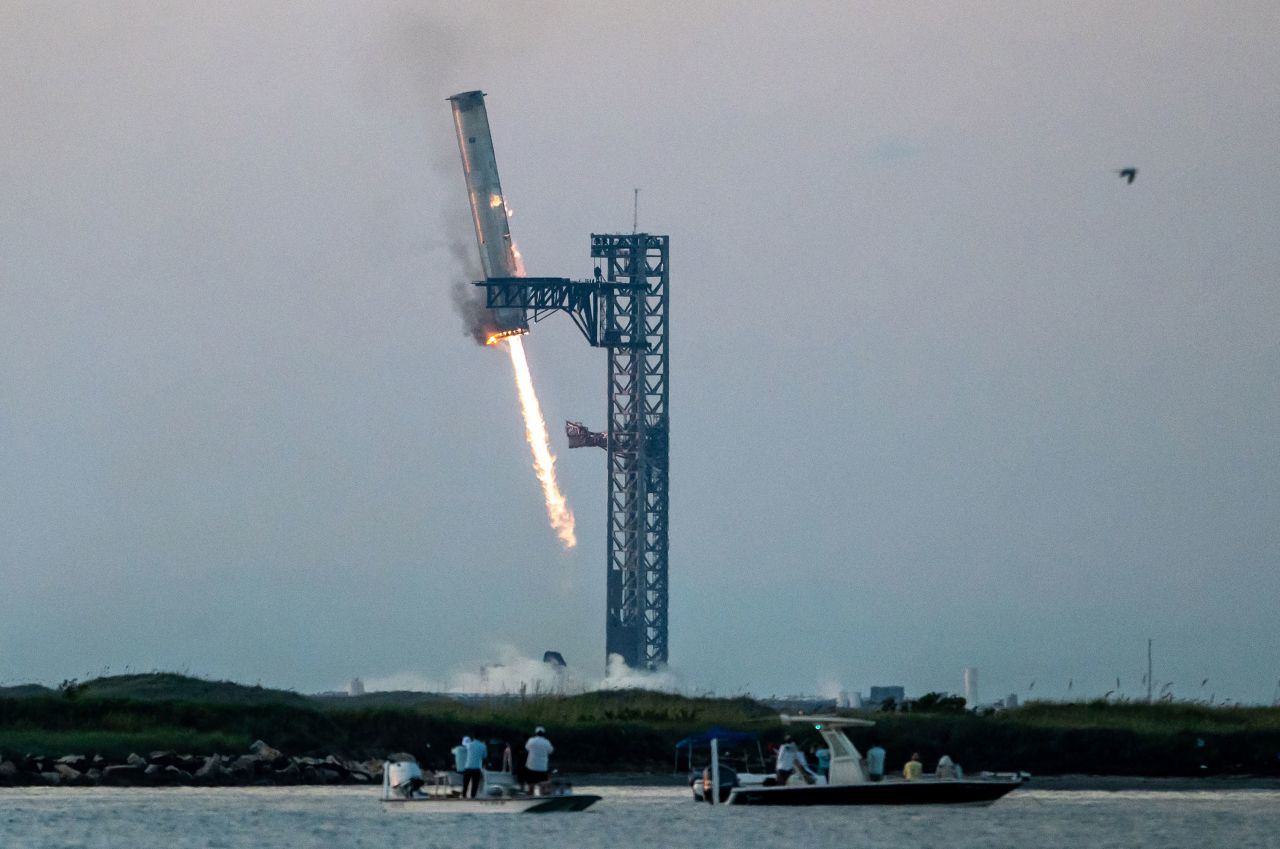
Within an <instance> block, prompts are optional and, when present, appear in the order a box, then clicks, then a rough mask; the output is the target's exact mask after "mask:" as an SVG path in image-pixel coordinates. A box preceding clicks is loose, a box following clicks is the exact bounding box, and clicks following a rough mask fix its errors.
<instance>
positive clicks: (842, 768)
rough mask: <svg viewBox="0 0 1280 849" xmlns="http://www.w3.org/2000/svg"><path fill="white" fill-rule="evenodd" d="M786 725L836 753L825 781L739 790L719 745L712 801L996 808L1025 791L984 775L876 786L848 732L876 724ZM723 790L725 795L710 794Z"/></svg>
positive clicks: (833, 719)
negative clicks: (806, 731)
mask: <svg viewBox="0 0 1280 849" xmlns="http://www.w3.org/2000/svg"><path fill="white" fill-rule="evenodd" d="M781 718H782V721H783V722H808V723H812V724H813V727H814V729H815V730H816V731H818V733H819V734H821V735H822V739H823V740H824V741H825V742H826V744H827V747H828V748H829V749H830V751H831V766H830V768H829V770H828V773H827V776H826V780H825V781H821V780H818V781H814V782H813V783H812V784H810V783H807V782H804V783H799V784H783V785H775V786H772V787H764V786H755V787H744V786H737V784H736V782H735V781H734V778H733V776H732V775H730V776H728V778H727V780H726V776H724V775H722V774H721V771H720V764H719V762H718V759H717V757H716V754H717V753H716V748H717V747H715V746H713V749H712V751H713V756H712V764H711V767H710V768H709V770H708V773H707V778H706V784H705V788H704V793H703V796H704V798H706V799H707V800H708V801H712V802H713V803H714V802H719V801H722V800H723V801H724V803H725V804H729V805H957V804H959V805H990V804H991V803H992V802H994V801H996V800H997V799H999V798H1000V797H1002V796H1004V795H1005V794H1006V793H1009V792H1010V791H1012V790H1015V789H1017V788H1018V787H1020V786H1022V784H1023V782H1024V781H1025V780H1026V776H1025V775H1023V774H1022V773H1011V774H1002V775H1001V774H996V775H980V776H978V777H974V778H942V777H937V776H924V777H921V778H916V779H912V780H907V779H905V778H894V777H890V776H886V777H885V778H883V779H882V780H879V781H872V780H871V779H870V778H869V777H868V776H867V773H866V771H865V769H864V768H863V765H862V755H861V753H859V752H858V749H857V747H856V746H854V745H853V743H852V742H851V741H850V740H849V738H848V737H847V736H846V735H845V733H844V729H845V728H849V727H853V726H869V725H874V724H875V723H874V722H871V721H869V720H865V719H851V718H849V717H843V716H798V717H791V716H786V715H783V716H782V717H781ZM712 787H719V788H720V792H719V793H711V792H706V791H709V790H710V788H712Z"/></svg>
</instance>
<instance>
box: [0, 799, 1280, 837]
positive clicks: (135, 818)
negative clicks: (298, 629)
mask: <svg viewBox="0 0 1280 849" xmlns="http://www.w3.org/2000/svg"><path fill="white" fill-rule="evenodd" d="M580 792H584V793H591V792H595V793H599V794H600V795H602V796H604V797H605V798H604V800H603V801H601V802H599V803H597V804H596V806H595V807H594V808H592V809H591V810H588V811H585V812H583V813H576V814H558V815H549V816H529V815H519V814H516V815H489V816H485V815H477V814H452V815H440V814H437V815H430V814H428V815H420V814H408V813H404V814H391V813H386V812H384V811H383V810H382V808H381V805H380V804H379V803H378V802H377V801H376V799H375V791H373V790H370V789H360V788H322V787H305V788H249V789H230V788H228V789H212V790H206V789H196V788H173V789H164V790H159V789H156V790H151V789H107V788H97V789H74V790H73V789H53V788H49V789H45V788H40V789H18V790H0V847H5V849H20V847H32V848H33V849H35V847H39V849H47V848H50V847H130V849H132V848H133V847H151V846H155V847H183V848H184V849H185V847H223V849H250V848H251V847H252V849H271V847H325V849H330V847H365V846H367V847H377V849H435V847H442V849H443V847H448V849H481V847H485V849H487V847H502V849H525V847H529V849H538V847H548V849H626V847H681V849H686V847H687V849H716V847H734V849H737V847H760V849H771V847H788V849H792V848H793V847H794V849H854V847H892V849H932V847H946V849H978V847H982V849H1000V847H1010V849H1033V847H1034V849H1054V847H1064V849H1066V847H1070V849H1081V848H1082V847H1088V849H1110V847H1116V849H1121V847H1123V849H1134V847H1146V846H1150V847H1159V849H1181V847H1187V849H1206V847H1217V846H1229V847H1231V849H1249V848H1250V847H1266V849H1277V847H1280V791H1276V790H1225V791H1224V790H1215V791H1204V792H1200V791H1183V792H1150V791H1128V792H1100V791H1050V790H1035V789H1028V790H1020V791H1018V792H1015V793H1014V794H1012V795H1010V796H1008V797H1006V798H1005V799H1003V800H1002V801H1000V802H997V803H996V804H995V805H993V806H992V807H989V808H912V809H904V808H896V809H891V808H808V809H805V808H774V809H769V808H724V807H721V808H716V809H712V808H710V807H708V806H706V805H698V804H695V803H694V802H692V801H691V800H690V799H689V796H688V791H687V790H684V789H682V788H670V787H602V788H595V789H593V788H590V787H582V788H580Z"/></svg>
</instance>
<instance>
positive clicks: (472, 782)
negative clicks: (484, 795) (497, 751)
mask: <svg viewBox="0 0 1280 849" xmlns="http://www.w3.org/2000/svg"><path fill="white" fill-rule="evenodd" d="M488 756H489V747H488V746H486V745H485V744H484V743H483V742H481V741H480V740H479V739H478V738H475V737H472V738H471V742H470V743H468V744H467V762H466V764H465V766H464V769H463V770H462V798H464V799H467V798H471V799H474V798H475V797H476V793H478V792H480V783H481V782H482V781H484V759H485V758H487V757H488Z"/></svg>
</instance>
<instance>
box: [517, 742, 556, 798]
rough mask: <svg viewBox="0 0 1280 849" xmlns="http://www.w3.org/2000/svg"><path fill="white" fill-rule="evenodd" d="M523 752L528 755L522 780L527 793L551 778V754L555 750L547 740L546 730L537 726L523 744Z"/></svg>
mask: <svg viewBox="0 0 1280 849" xmlns="http://www.w3.org/2000/svg"><path fill="white" fill-rule="evenodd" d="M524 750H525V751H526V752H528V753H529V755H528V757H527V758H525V762H524V780H525V782H527V783H528V786H529V792H530V793H533V792H534V789H535V788H536V787H537V786H538V785H539V784H541V783H543V782H544V781H546V780H547V779H548V778H549V777H550V776H551V753H552V752H554V751H555V750H556V747H555V746H552V745H551V741H550V740H548V739H547V729H545V728H543V727H542V726H541V725H539V726H538V727H537V728H535V729H533V736H532V737H530V738H529V739H528V740H526V741H525V743H524Z"/></svg>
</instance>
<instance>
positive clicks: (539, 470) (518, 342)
mask: <svg viewBox="0 0 1280 849" xmlns="http://www.w3.org/2000/svg"><path fill="white" fill-rule="evenodd" d="M506 343H507V350H508V351H509V352H510V353H511V367H512V369H513V370H514V371H515V377H516V391H517V392H518V393H519V395H520V412H521V413H522V414H523V415H524V434H525V438H526V439H528V440H529V448H530V450H531V451H533V471H534V473H535V474H536V475H537V476H538V482H539V483H541V484H542V496H543V498H544V499H545V500H546V502H547V518H548V519H549V520H550V521H551V527H553V528H555V531H556V533H557V534H558V535H559V537H560V542H562V543H563V544H564V547H565V548H573V547H574V546H575V545H577V544H578V538H577V536H576V535H575V534H574V532H573V525H574V521H573V511H572V510H570V509H569V506H568V504H566V503H565V498H564V495H563V494H561V492H560V485H559V484H558V483H557V482H556V458H555V457H554V456H553V455H552V454H551V443H550V439H549V438H548V436H547V423H546V420H545V419H543V418H542V407H541V405H540V404H538V393H537V392H535V391H534V389H533V376H532V375H531V374H530V373H529V362H528V360H527V359H526V358H525V355H524V340H523V339H522V338H521V337H519V336H512V337H509V338H508V339H507V340H506Z"/></svg>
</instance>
